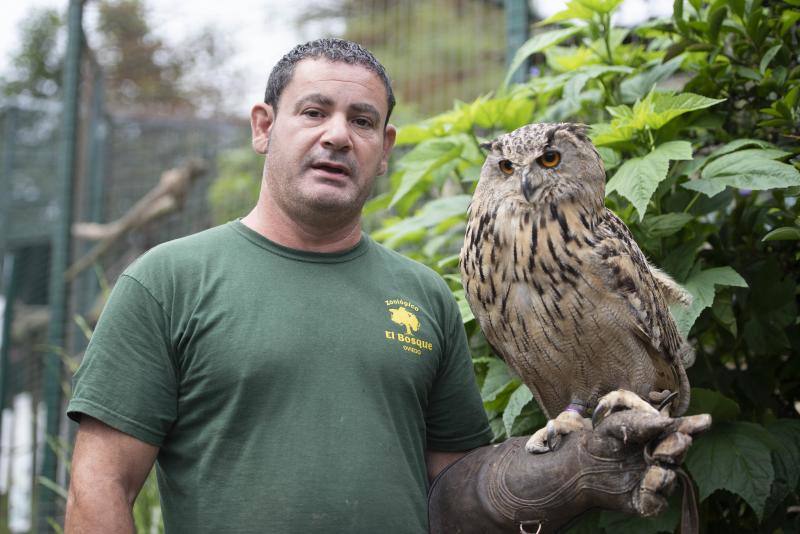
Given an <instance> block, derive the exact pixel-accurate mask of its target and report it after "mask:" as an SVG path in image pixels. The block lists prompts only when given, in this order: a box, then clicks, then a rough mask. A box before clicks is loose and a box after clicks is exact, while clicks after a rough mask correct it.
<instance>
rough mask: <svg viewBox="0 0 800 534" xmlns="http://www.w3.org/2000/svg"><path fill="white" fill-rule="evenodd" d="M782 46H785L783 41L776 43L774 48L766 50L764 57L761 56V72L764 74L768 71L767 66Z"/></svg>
mask: <svg viewBox="0 0 800 534" xmlns="http://www.w3.org/2000/svg"><path fill="white" fill-rule="evenodd" d="M782 46H783V43H779V44H776V45H775V46H773V47H772V48H770V49H769V50H767V51H766V53H765V54H764V57H762V58H761V63H759V65H758V70H759V71H760V72H761V74H764V73H765V72H767V67H768V66H769V64H770V62H771V61H772V58H774V57H775V54H777V53H778V51H779V50H780V49H781V47H782Z"/></svg>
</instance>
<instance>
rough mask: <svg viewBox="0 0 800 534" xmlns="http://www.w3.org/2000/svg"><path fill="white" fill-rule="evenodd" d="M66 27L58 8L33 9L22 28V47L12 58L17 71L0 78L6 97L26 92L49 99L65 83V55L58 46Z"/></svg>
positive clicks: (20, 40) (27, 94)
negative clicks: (62, 69) (62, 65)
mask: <svg viewBox="0 0 800 534" xmlns="http://www.w3.org/2000/svg"><path fill="white" fill-rule="evenodd" d="M61 26H62V20H61V16H60V15H59V13H58V11H56V10H54V9H48V8H40V9H33V10H31V12H30V14H29V15H28V18H27V19H26V20H25V21H24V22H23V23H22V26H21V28H20V34H21V35H20V39H19V43H20V44H19V48H18V50H17V53H16V55H15V56H14V57H13V58H12V59H11V65H12V68H13V71H14V72H13V74H12V76H11V78H10V79H6V77H3V78H0V91H2V94H3V95H4V96H12V95H24V96H30V97H34V98H48V97H52V96H53V95H55V93H56V91H57V90H58V87H59V86H60V85H61V76H62V74H61V64H62V60H61V56H62V54H61V53H59V49H58V47H57V46H56V45H57V33H58V29H59V28H60V27H61Z"/></svg>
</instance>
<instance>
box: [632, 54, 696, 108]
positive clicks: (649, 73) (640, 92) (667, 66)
mask: <svg viewBox="0 0 800 534" xmlns="http://www.w3.org/2000/svg"><path fill="white" fill-rule="evenodd" d="M683 59H684V58H683V56H678V57H675V58H672V59H671V60H669V61H667V62H666V63H660V64H657V65H656V66H654V67H653V68H652V69H649V70H646V71H644V72H642V73H640V74H637V75H636V76H631V77H630V78H626V79H625V80H623V81H622V83H621V84H620V86H619V90H620V94H621V95H622V100H623V102H634V101H636V100H638V99H640V98H642V97H644V96H645V95H646V94H647V93H649V92H650V90H651V89H653V87H655V85H656V84H657V83H658V82H660V81H662V80H665V79H667V78H669V77H670V76H672V75H673V74H674V73H675V71H677V70H678V69H679V68H680V66H681V63H683Z"/></svg>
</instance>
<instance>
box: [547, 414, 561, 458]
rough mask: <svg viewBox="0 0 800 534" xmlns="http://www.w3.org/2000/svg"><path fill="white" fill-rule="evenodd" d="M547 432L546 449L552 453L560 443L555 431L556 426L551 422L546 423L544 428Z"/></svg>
mask: <svg viewBox="0 0 800 534" xmlns="http://www.w3.org/2000/svg"><path fill="white" fill-rule="evenodd" d="M545 429H546V430H547V448H548V449H549V450H550V451H551V452H552V451H555V450H556V449H557V448H558V445H559V444H560V443H561V438H559V437H558V436H559V433H558V430H556V425H555V424H554V423H553V421H548V422H547V426H545Z"/></svg>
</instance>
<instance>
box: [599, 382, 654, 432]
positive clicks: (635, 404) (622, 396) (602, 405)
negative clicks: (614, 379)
mask: <svg viewBox="0 0 800 534" xmlns="http://www.w3.org/2000/svg"><path fill="white" fill-rule="evenodd" d="M619 410H640V411H643V412H647V413H651V414H655V415H658V413H659V411H658V410H656V409H655V408H653V407H652V406H650V404H648V403H647V402H646V401H644V400H642V398H641V397H639V395H637V394H636V393H633V392H631V391H626V390H624V389H618V390H616V391H612V392H611V393H607V394H606V395H604V396H603V397H601V398H600V401H599V402H598V403H597V406H596V407H595V409H594V412H593V413H592V427H596V426H597V425H598V424H599V423H600V421H602V420H603V419H604V418H605V416H607V415H608V414H610V413H612V412H617V411H619Z"/></svg>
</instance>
